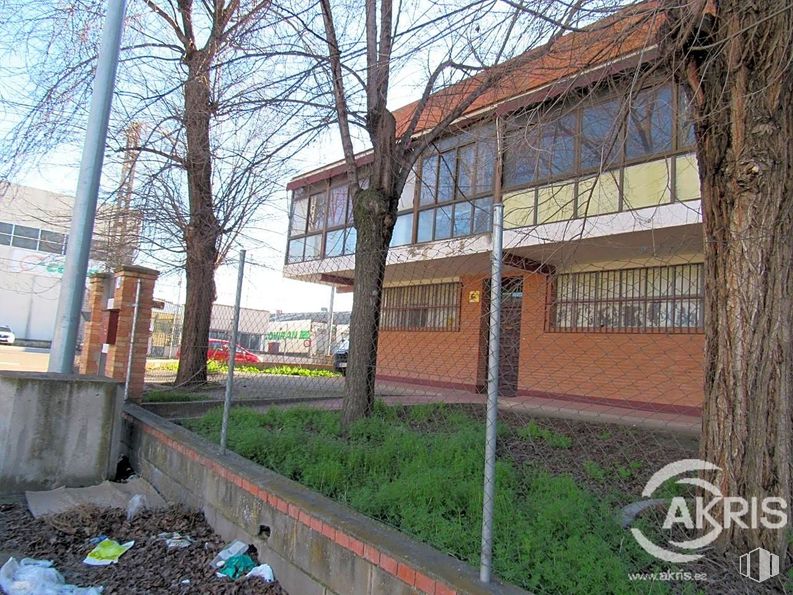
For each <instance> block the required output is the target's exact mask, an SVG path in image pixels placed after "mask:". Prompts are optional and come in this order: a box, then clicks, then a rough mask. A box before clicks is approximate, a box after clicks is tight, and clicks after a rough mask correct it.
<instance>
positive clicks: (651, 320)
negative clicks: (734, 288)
mask: <svg viewBox="0 0 793 595" xmlns="http://www.w3.org/2000/svg"><path fill="white" fill-rule="evenodd" d="M546 311H547V316H546V328H547V330H549V331H555V332H663V333H666V332H672V333H697V332H702V329H703V317H704V281H703V271H702V264H680V265H671V266H659V267H647V268H634V269H616V270H606V271H593V272H584V273H567V274H561V275H559V276H557V277H556V279H555V280H554V282H553V283H552V284H551V287H550V289H549V291H548V299H547V307H546Z"/></svg>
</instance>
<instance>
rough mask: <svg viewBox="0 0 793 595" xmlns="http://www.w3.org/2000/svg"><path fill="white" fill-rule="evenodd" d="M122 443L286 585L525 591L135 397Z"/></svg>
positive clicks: (155, 479) (140, 467)
mask: <svg viewBox="0 0 793 595" xmlns="http://www.w3.org/2000/svg"><path fill="white" fill-rule="evenodd" d="M124 442H125V446H126V448H127V449H128V451H129V453H130V459H131V461H132V464H133V467H134V468H135V470H136V471H137V472H138V473H139V474H141V475H142V476H143V477H144V478H145V479H147V480H148V481H149V482H151V483H152V485H154V487H155V488H156V489H157V490H158V491H159V492H160V493H161V494H162V495H163V496H164V497H165V498H166V499H168V500H171V501H175V502H183V503H185V504H187V505H188V506H191V507H193V508H197V509H199V510H203V512H204V514H205V515H206V517H207V520H208V521H209V523H210V525H212V527H213V528H214V529H215V531H217V532H218V533H219V534H220V535H222V536H223V537H224V538H225V539H227V540H231V539H242V540H244V541H246V542H248V543H251V544H253V545H254V546H255V547H256V549H257V551H258V553H259V559H260V560H261V561H262V562H266V563H267V564H270V565H271V566H272V567H273V570H274V571H275V576H276V578H277V579H278V580H279V581H280V582H281V584H282V585H283V586H284V588H285V589H286V590H287V591H288V592H290V593H299V594H300V595H329V594H332V593H338V594H343V595H353V594H356V595H357V594H363V593H376V594H377V595H389V594H394V595H406V594H409V593H434V594H436V595H447V594H450V593H470V594H485V593H524V591H521V590H519V589H517V588H514V587H510V586H504V585H500V584H498V583H494V584H491V585H487V586H485V585H482V584H481V583H480V582H479V580H478V578H479V577H478V573H477V572H476V571H475V570H474V569H473V568H471V567H470V566H468V565H466V564H464V563H462V562H460V561H459V560H455V559H453V558H451V557H449V556H447V555H445V554H442V553H440V552H438V551H437V550H434V549H433V548H431V547H429V546H427V545H424V544H422V543H419V542H417V541H414V540H412V539H409V538H408V537H405V536H404V535H402V534H401V533H399V532H397V531H394V530H393V529H389V528H388V527H386V526H384V525H382V524H380V523H378V522H376V521H373V520H371V519H369V518H367V517H365V516H363V515H361V514H358V513H356V512H354V511H352V510H351V509H349V508H347V507H346V506H343V505H341V504H338V503H336V502H334V501H332V500H330V499H328V498H325V497H324V496H321V495H319V494H317V493H315V492H313V491H311V490H308V489H306V488H304V487H302V486H301V485H299V484H297V483H295V482H293V481H290V480H288V479H286V478H285V477H283V476H281V475H278V474H276V473H273V472H272V471H268V470H267V469H265V468H263V467H260V466H259V465H256V464H254V463H252V462H250V461H248V460H246V459H243V458H242V457H240V456H238V455H236V454H234V453H227V454H225V455H221V454H220V452H219V448H218V447H217V446H216V445H213V444H210V443H208V442H207V441H205V440H203V439H201V438H199V437H197V436H195V435H194V434H192V433H191V432H189V431H188V430H186V429H184V428H182V427H179V426H176V425H174V424H172V423H170V422H167V421H165V420H163V419H161V418H159V417H157V416H156V415H154V414H152V413H150V412H148V411H146V410H144V409H142V408H140V407H138V406H135V405H127V406H126V408H125V437H124ZM472 530H476V531H478V530H479V529H478V527H477V528H472Z"/></svg>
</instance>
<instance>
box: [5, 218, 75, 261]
mask: <svg viewBox="0 0 793 595" xmlns="http://www.w3.org/2000/svg"><path fill="white" fill-rule="evenodd" d="M0 245H2V246H14V247H16V248H25V249H26V250H37V251H39V252H48V253H50V254H59V255H60V254H64V253H65V252H66V235H65V234H62V233H58V232H55V231H47V230H46V229H38V228H36V227H27V226H25V225H13V224H11V223H0Z"/></svg>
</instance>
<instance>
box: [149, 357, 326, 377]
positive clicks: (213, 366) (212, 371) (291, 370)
mask: <svg viewBox="0 0 793 595" xmlns="http://www.w3.org/2000/svg"><path fill="white" fill-rule="evenodd" d="M178 368H179V362H164V363H162V364H153V365H151V366H147V369H148V370H150V371H156V370H165V371H167V372H176V371H177V369H178ZM234 370H235V371H236V372H243V373H246V374H269V375H272V376H303V377H307V378H335V377H337V376H341V374H340V373H339V372H335V371H332V370H311V369H309V368H304V367H302V366H274V367H271V368H259V367H257V366H251V365H250V364H237V365H235V366H234ZM228 371H229V367H228V365H227V364H226V363H224V362H218V361H215V360H209V361H208V362H207V373H208V374H209V375H210V376H212V375H217V374H226V373H227V372H228Z"/></svg>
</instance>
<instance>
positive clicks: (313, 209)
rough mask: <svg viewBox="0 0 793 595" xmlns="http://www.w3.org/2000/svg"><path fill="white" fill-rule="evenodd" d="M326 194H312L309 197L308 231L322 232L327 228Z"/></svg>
mask: <svg viewBox="0 0 793 595" xmlns="http://www.w3.org/2000/svg"><path fill="white" fill-rule="evenodd" d="M326 206H327V201H326V200H325V193H324V192H322V193H319V194H312V195H311V196H309V197H308V231H309V232H312V231H320V230H321V229H323V228H324V227H325V208H326Z"/></svg>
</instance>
